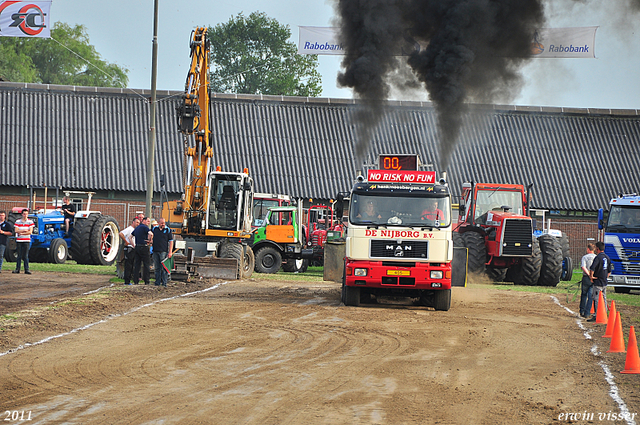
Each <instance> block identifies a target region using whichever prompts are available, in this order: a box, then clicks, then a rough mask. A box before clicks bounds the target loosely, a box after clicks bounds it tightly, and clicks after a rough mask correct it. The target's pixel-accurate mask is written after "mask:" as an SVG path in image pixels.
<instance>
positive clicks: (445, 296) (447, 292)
mask: <svg viewBox="0 0 640 425" xmlns="http://www.w3.org/2000/svg"><path fill="white" fill-rule="evenodd" d="M433 308H435V309H436V310H439V311H449V309H450V308H451V289H443V290H441V291H435V293H434V294H433Z"/></svg>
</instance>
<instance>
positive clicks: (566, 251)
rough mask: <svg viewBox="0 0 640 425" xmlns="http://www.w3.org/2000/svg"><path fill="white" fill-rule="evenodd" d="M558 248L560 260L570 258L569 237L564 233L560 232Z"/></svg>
mask: <svg viewBox="0 0 640 425" xmlns="http://www.w3.org/2000/svg"><path fill="white" fill-rule="evenodd" d="M560 247H561V248H562V258H565V257H571V245H570V244H569V235H567V234H566V233H565V232H562V236H560Z"/></svg>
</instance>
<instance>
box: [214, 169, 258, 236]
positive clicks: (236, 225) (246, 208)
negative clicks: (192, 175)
mask: <svg viewBox="0 0 640 425" xmlns="http://www.w3.org/2000/svg"><path fill="white" fill-rule="evenodd" d="M209 188H210V190H211V193H210V196H209V200H210V202H209V208H208V211H207V217H208V220H207V229H211V230H231V231H235V232H242V231H245V232H250V231H251V217H252V216H253V213H252V209H253V180H252V179H251V177H249V176H248V175H247V174H244V173H222V172H213V173H211V174H210V183H209ZM247 223H248V227H247Z"/></svg>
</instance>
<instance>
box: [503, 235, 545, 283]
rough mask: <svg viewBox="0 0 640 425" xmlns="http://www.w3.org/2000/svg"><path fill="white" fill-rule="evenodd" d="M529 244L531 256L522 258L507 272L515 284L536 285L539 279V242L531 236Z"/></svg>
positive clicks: (540, 256) (540, 261) (540, 258)
mask: <svg viewBox="0 0 640 425" xmlns="http://www.w3.org/2000/svg"><path fill="white" fill-rule="evenodd" d="M531 244H532V246H531V257H526V258H523V259H522V262H521V263H520V264H518V265H517V266H514V267H513V268H511V269H509V271H508V272H507V274H508V275H510V276H511V277H512V278H513V283H514V284H515V285H529V286H532V285H536V284H537V283H538V280H539V279H540V269H541V267H542V253H541V252H540V244H539V243H538V239H536V238H535V237H533V238H532V241H531Z"/></svg>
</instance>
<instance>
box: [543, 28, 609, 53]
mask: <svg viewBox="0 0 640 425" xmlns="http://www.w3.org/2000/svg"><path fill="white" fill-rule="evenodd" d="M597 29H598V27H577V28H541V29H539V30H537V31H536V32H535V34H534V36H533V42H532V43H531V54H532V55H533V57H536V58H595V57H596V30H597Z"/></svg>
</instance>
